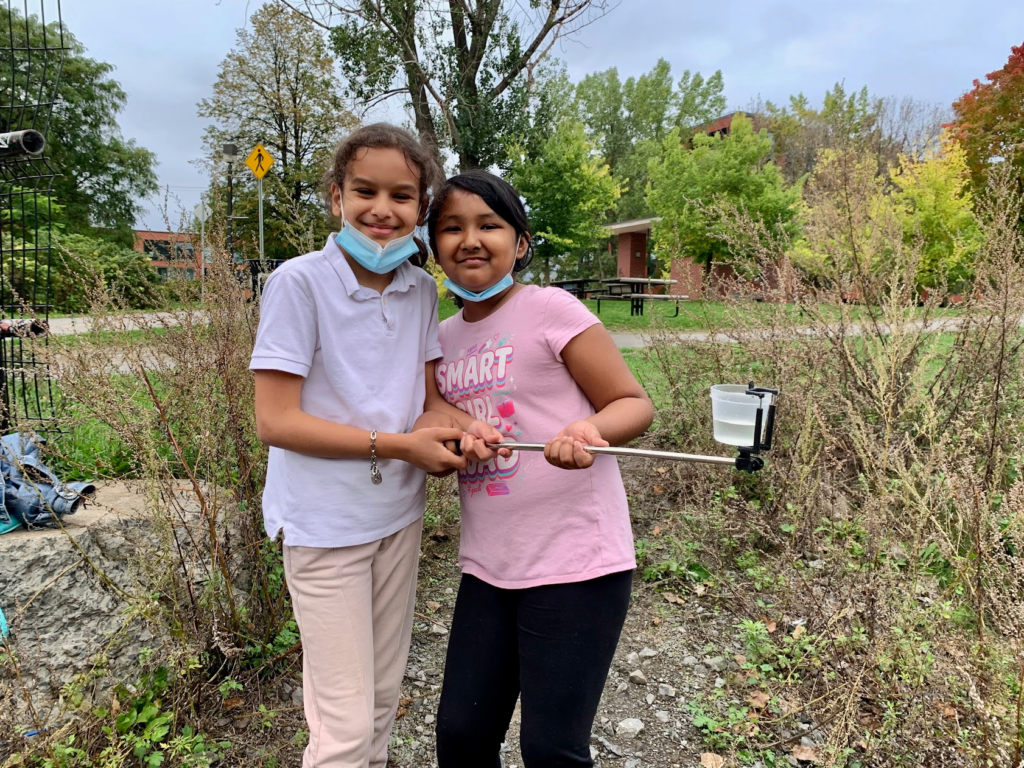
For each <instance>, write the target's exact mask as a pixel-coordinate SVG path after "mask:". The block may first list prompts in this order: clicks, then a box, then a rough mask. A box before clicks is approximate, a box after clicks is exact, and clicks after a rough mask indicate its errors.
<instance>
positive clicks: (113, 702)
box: [110, 696, 121, 715]
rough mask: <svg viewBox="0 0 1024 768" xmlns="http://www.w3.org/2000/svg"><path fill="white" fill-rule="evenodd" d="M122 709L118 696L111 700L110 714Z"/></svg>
mask: <svg viewBox="0 0 1024 768" xmlns="http://www.w3.org/2000/svg"><path fill="white" fill-rule="evenodd" d="M120 711H121V702H120V701H118V700H117V696H115V697H114V698H112V699H111V700H110V714H112V715H116V714H117V713H118V712H120Z"/></svg>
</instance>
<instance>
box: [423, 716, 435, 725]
mask: <svg viewBox="0 0 1024 768" xmlns="http://www.w3.org/2000/svg"><path fill="white" fill-rule="evenodd" d="M423 722H424V723H426V724H427V725H432V724H433V722H434V716H433V715H427V716H426V717H424V718H423Z"/></svg>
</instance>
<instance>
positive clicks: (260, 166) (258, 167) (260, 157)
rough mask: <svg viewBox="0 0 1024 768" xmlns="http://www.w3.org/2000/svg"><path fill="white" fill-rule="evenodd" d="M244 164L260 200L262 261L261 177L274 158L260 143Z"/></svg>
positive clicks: (261, 256) (261, 250)
mask: <svg viewBox="0 0 1024 768" xmlns="http://www.w3.org/2000/svg"><path fill="white" fill-rule="evenodd" d="M245 164H246V165H247V166H248V167H249V170H250V171H252V175H253V176H255V177H256V189H257V194H258V196H259V200H260V261H263V177H264V176H266V175H267V171H269V170H270V166H272V165H273V164H274V158H273V156H272V155H271V154H270V153H269V152H267V150H266V149H265V148H264V146H263V145H262V144H257V145H256V147H255V149H253V151H252V152H250V153H249V156H248V157H247V158H246V159H245Z"/></svg>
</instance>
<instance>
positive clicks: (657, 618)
mask: <svg viewBox="0 0 1024 768" xmlns="http://www.w3.org/2000/svg"><path fill="white" fill-rule="evenodd" d="M651 624H653V625H654V626H658V625H659V624H661V617H660V616H655V617H654V618H653V619H651Z"/></svg>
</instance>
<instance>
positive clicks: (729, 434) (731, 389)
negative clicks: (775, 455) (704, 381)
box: [711, 384, 772, 448]
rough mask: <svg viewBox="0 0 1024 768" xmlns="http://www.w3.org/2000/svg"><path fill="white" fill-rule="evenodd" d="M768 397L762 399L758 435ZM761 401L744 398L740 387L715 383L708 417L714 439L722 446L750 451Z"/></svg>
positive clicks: (739, 385)
mask: <svg viewBox="0 0 1024 768" xmlns="http://www.w3.org/2000/svg"><path fill="white" fill-rule="evenodd" d="M771 404H772V396H771V395H770V394H766V395H765V396H764V400H763V406H764V413H763V414H762V416H761V418H762V424H761V434H762V436H763V435H764V427H765V424H764V422H765V421H767V420H768V406H770V405H771ZM760 405H762V399H761V398H760V397H757V396H756V395H748V394H747V387H746V385H744V384H715V385H714V386H713V387H711V418H712V425H713V427H714V431H715V440H717V441H718V442H720V443H724V444H725V445H735V446H739V447H743V448H750V447H753V445H754V421H755V420H756V418H757V408H758V406H760Z"/></svg>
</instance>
